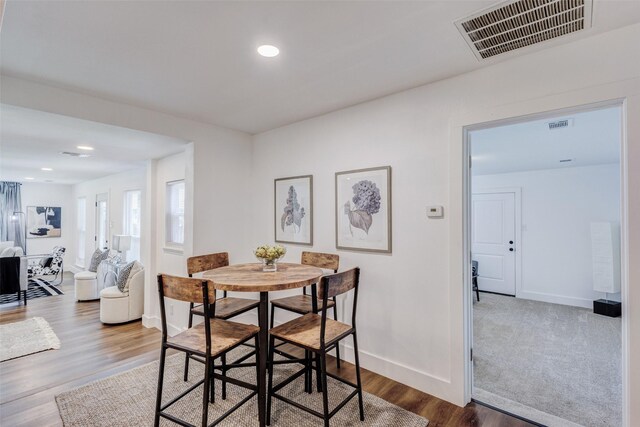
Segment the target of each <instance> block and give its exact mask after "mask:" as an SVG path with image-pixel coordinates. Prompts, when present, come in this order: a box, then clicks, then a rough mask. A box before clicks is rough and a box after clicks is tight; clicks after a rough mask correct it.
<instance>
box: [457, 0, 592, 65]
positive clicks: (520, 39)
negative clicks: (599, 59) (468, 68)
mask: <svg viewBox="0 0 640 427" xmlns="http://www.w3.org/2000/svg"><path fill="white" fill-rule="evenodd" d="M592 1H593V0H516V1H509V2H506V3H500V4H498V5H496V6H494V7H492V8H490V9H486V10H483V11H481V12H478V13H476V14H474V15H472V16H469V17H466V18H463V19H460V20H458V21H456V23H455V24H456V27H458V30H459V31H460V33H461V34H462V36H463V37H464V39H465V40H466V41H467V44H468V45H469V46H470V47H471V50H472V51H473V53H474V54H475V56H476V58H478V60H484V59H487V58H491V57H492V56H496V55H500V54H503V53H506V52H510V51H513V50H516V49H521V48H523V47H526V46H531V45H534V44H537V43H541V42H544V41H547V40H551V39H555V38H557V37H560V36H564V35H567V34H570V33H573V32H576V31H580V30H584V29H587V28H590V27H591V11H592V6H593V3H592Z"/></svg>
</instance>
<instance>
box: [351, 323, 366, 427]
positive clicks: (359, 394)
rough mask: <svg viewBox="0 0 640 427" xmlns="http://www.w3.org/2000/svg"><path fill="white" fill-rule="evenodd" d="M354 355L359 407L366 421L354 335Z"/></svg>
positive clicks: (362, 417) (356, 342)
mask: <svg viewBox="0 0 640 427" xmlns="http://www.w3.org/2000/svg"><path fill="white" fill-rule="evenodd" d="M353 354H354V359H355V362H356V385H357V386H358V405H359V406H360V421H364V404H363V403H362V380H361V379H360V356H358V337H357V336H356V333H355V332H354V333H353Z"/></svg>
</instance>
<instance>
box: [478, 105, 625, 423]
mask: <svg viewBox="0 0 640 427" xmlns="http://www.w3.org/2000/svg"><path fill="white" fill-rule="evenodd" d="M622 131H623V114H622V107H621V105H620V104H616V105H611V104H610V105H607V106H598V107H597V108H595V107H590V108H576V109H574V110H572V111H562V112H559V113H550V114H548V115H545V116H538V117H536V118H533V119H531V118H521V119H516V120H511V121H509V122H508V123H500V124H496V125H493V126H483V127H478V128H475V129H472V130H467V132H466V135H467V142H466V143H467V152H468V153H469V156H470V160H471V162H470V170H469V173H468V178H469V179H468V187H467V188H468V194H467V196H468V204H467V206H468V208H467V218H468V224H469V227H468V230H467V233H466V234H467V235H466V239H467V240H466V241H467V244H468V247H469V248H470V249H471V259H470V261H472V264H473V273H472V276H471V283H469V286H468V287H469V289H468V290H467V292H468V295H469V296H470V295H471V292H472V289H473V299H474V301H473V304H469V307H470V310H471V312H472V313H471V314H470V322H469V323H470V325H469V326H470V328H471V330H470V340H471V348H472V349H473V352H472V354H473V361H472V362H471V369H470V370H469V372H470V374H471V384H472V389H471V396H472V398H473V399H474V400H477V401H479V402H482V403H485V404H488V405H490V406H493V407H497V408H499V409H502V410H505V411H507V412H510V413H513V414H515V415H518V416H520V417H523V418H526V419H530V420H532V421H535V422H538V423H541V424H545V425H574V424H578V425H598V426H608V425H611V426H618V425H621V424H622V413H623V411H622V405H623V392H622V390H623V387H622V382H623V376H622V366H623V364H622V321H621V317H619V316H618V317H610V316H606V315H603V314H597V313H595V312H594V301H597V300H605V304H607V307H616V308H614V309H613V311H610V312H609V314H612V313H613V314H614V315H615V314H616V309H617V308H619V307H620V305H619V302H620V300H621V298H622V294H621V293H620V291H621V277H622V275H621V271H622V266H621V261H620V260H621V257H620V249H621V238H620V236H621V224H623V222H622V219H621V215H622V214H621V206H622V201H621V200H622V192H621V188H622V182H621V176H622V174H621V147H622V135H623V132H622ZM470 264H471V262H470ZM470 268H471V265H470ZM476 286H477V291H478V292H477V293H476ZM601 304H602V303H601ZM605 311H606V310H605ZM599 312H602V310H599ZM572 423H573V424H572Z"/></svg>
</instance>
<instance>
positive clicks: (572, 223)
mask: <svg viewBox="0 0 640 427" xmlns="http://www.w3.org/2000/svg"><path fill="white" fill-rule="evenodd" d="M472 187H473V189H474V190H487V189H498V188H507V187H509V188H511V187H519V188H520V189H521V191H522V240H521V241H520V256H521V257H522V271H521V280H522V281H521V285H520V287H519V288H518V289H517V290H516V296H517V297H519V298H526V299H533V300H538V301H546V302H553V303H558V304H568V305H575V306H580V307H585V308H592V307H593V301H594V300H596V299H599V298H603V297H604V294H603V293H601V292H596V291H594V290H593V280H592V277H593V276H592V272H593V270H592V262H591V259H592V258H591V234H590V224H591V223H592V222H599V221H609V222H615V223H617V224H618V225H619V224H620V166H619V165H617V164H608V165H598V166H584V167H571V168H562V169H547V170H536V171H526V172H517V173H504V174H494V175H478V176H474V177H473V181H472ZM616 297H617V298H618V300H619V298H620V295H619V294H617V295H613V298H616Z"/></svg>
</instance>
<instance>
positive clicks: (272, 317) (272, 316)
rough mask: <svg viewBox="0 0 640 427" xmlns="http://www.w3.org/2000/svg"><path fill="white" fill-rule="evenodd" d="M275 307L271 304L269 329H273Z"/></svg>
mask: <svg viewBox="0 0 640 427" xmlns="http://www.w3.org/2000/svg"><path fill="white" fill-rule="evenodd" d="M275 313H276V307H275V306H274V305H273V304H271V323H270V325H271V326H270V327H269V329H273V320H274V319H275Z"/></svg>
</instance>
